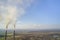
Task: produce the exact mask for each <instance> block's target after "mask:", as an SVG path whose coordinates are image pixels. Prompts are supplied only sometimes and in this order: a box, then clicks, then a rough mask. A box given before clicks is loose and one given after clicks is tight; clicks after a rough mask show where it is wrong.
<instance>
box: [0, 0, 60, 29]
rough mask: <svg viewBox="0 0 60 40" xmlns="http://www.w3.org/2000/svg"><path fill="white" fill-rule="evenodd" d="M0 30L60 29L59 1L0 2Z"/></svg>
mask: <svg viewBox="0 0 60 40" xmlns="http://www.w3.org/2000/svg"><path fill="white" fill-rule="evenodd" d="M0 19H1V21H0V28H3V29H5V28H6V25H7V24H8V23H9V22H10V23H9V28H13V25H14V23H15V22H16V28H17V29H60V0H6V1H5V0H0Z"/></svg>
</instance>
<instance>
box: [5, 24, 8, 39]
mask: <svg viewBox="0 0 60 40" xmlns="http://www.w3.org/2000/svg"><path fill="white" fill-rule="evenodd" d="M7 29H8V24H7V25H6V31H5V40H7Z"/></svg>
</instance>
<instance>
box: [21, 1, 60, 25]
mask: <svg viewBox="0 0 60 40" xmlns="http://www.w3.org/2000/svg"><path fill="white" fill-rule="evenodd" d="M21 21H22V22H25V23H29V22H32V23H36V24H60V0H36V2H35V3H34V4H32V5H31V7H29V8H28V9H27V12H26V14H25V15H24V16H23V17H22V19H21Z"/></svg>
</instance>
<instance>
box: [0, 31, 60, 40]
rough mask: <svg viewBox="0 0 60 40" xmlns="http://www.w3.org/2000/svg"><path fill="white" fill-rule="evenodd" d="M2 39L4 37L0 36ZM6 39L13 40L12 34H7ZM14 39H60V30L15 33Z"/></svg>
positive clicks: (2, 39)
mask: <svg viewBox="0 0 60 40" xmlns="http://www.w3.org/2000/svg"><path fill="white" fill-rule="evenodd" d="M0 40H4V37H0ZM7 40H13V35H11V34H8V37H7ZM15 40H60V32H29V33H19V34H15Z"/></svg>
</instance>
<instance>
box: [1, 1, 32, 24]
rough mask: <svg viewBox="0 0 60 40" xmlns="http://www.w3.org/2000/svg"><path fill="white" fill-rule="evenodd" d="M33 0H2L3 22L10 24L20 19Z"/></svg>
mask: <svg viewBox="0 0 60 40" xmlns="http://www.w3.org/2000/svg"><path fill="white" fill-rule="evenodd" d="M32 2H33V0H0V15H1V17H2V22H3V23H5V24H8V23H9V22H10V23H11V22H14V21H16V20H18V16H19V17H21V16H22V15H24V13H25V11H26V10H25V9H26V8H27V7H28V6H30V4H31V3H32Z"/></svg>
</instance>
